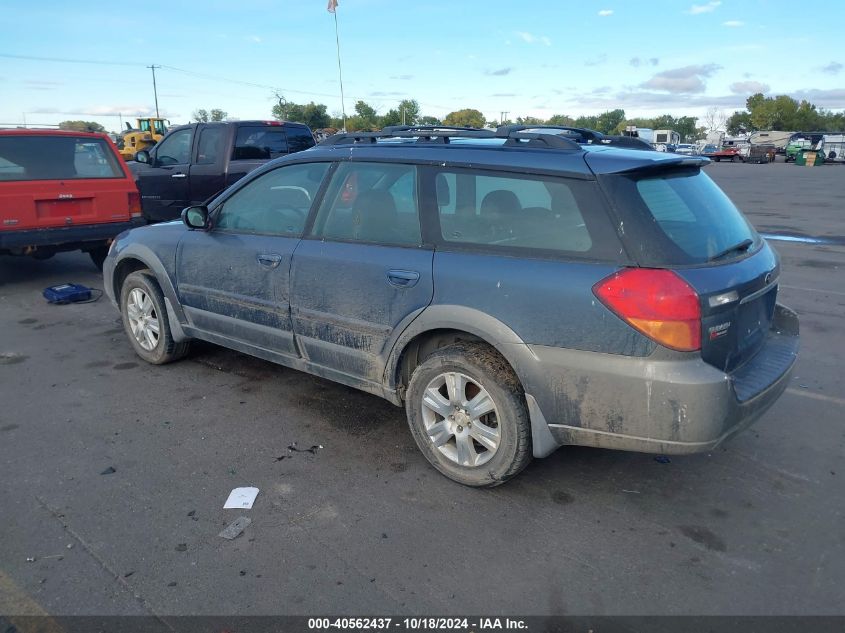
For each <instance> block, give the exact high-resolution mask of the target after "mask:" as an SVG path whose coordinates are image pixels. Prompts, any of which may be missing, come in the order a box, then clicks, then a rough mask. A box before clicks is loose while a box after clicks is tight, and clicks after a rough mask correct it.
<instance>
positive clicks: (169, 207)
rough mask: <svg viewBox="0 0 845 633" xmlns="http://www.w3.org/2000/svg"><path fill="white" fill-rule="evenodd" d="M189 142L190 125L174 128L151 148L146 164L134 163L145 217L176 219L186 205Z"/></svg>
mask: <svg viewBox="0 0 845 633" xmlns="http://www.w3.org/2000/svg"><path fill="white" fill-rule="evenodd" d="M193 142H194V129H193V128H192V127H188V128H185V129H182V130H176V131H175V132H173V133H172V134H170V135H169V136H167V137H166V138H164V139H162V141H161V143H159V144H158V145H156V146H155V147H154V148H153V149H152V151H151V152H150V160H151V163H150V164H149V165H144V164H143V163H141V164H140V165H139V166H138V171H137V176H138V190H139V191H140V192H141V206H142V208H143V211H144V217H145V218H147V220H150V221H152V222H160V221H162V220H173V219H176V218H178V217H179V214H180V213H181V212H182V209H184V208H185V207H187V206H189V205H190V200H191V195H190V193H191V192H190V185H189V180H190V179H189V178H188V174H189V171H190V167H191V148H192V146H193Z"/></svg>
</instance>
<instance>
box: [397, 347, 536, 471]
mask: <svg viewBox="0 0 845 633" xmlns="http://www.w3.org/2000/svg"><path fill="white" fill-rule="evenodd" d="M405 409H406V412H407V415H408V424H409V426H410V427H411V433H412V435H413V436H414V440H415V441H416V443H417V446H418V447H419V449H420V451H422V453H423V455H424V456H425V458H426V459H427V460H428V461H429V462H430V463H431V464H432V466H434V467H435V468H436V469H437V470H439V471H440V472H441V473H443V474H444V475H446V476H447V477H449V478H450V479H453V480H454V481H457V482H458V483H461V484H464V485H466V486H474V487H493V486H498V485H499V484H502V483H504V482H505V481H507V480H508V479H510V478H511V477H513V476H515V475H516V474H517V473H519V472H520V471H521V470H522V469H523V468H525V467H526V466H527V465H528V463H529V462H530V461H531V457H532V453H531V423H530V420H529V417H528V409H527V407H526V404H525V393H524V391H523V389H522V386H521V385H520V384H519V380H518V379H517V377H516V375H515V374H514V373H513V370H512V369H511V368H510V366H509V365H508V363H507V361H505V359H504V358H502V356H501V355H499V353H498V352H497V351H496V350H495V349H493V348H492V347H490V346H489V345H485V344H483V343H471V342H460V343H455V344H454V345H449V346H447V347H443V348H441V349H439V350H437V351H436V352H434V353H433V354H431V355H430V356H429V357H428V358H426V359H425V361H423V363H422V364H420V365H419V366H418V367H417V368H416V369H415V370H414V373H413V375H412V376H411V380H410V384H409V385H408V391H407V395H406V400H405Z"/></svg>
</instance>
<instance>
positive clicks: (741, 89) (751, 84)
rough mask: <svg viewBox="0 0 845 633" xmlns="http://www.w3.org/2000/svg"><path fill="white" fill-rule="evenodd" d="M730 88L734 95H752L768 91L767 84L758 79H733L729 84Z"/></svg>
mask: <svg viewBox="0 0 845 633" xmlns="http://www.w3.org/2000/svg"><path fill="white" fill-rule="evenodd" d="M730 89H731V92H732V93H734V94H735V95H754V94H757V93H758V92H763V93H766V92H768V91H769V85H768V84H764V83H762V82H759V81H735V82H734V83H732V84H731V85H730Z"/></svg>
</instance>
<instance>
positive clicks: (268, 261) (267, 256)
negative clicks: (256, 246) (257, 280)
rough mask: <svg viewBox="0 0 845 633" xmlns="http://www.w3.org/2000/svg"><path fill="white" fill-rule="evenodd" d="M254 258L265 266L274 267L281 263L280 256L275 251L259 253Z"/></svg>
mask: <svg viewBox="0 0 845 633" xmlns="http://www.w3.org/2000/svg"><path fill="white" fill-rule="evenodd" d="M256 259H257V260H258V263H259V264H261V265H262V266H264V267H265V268H276V267H277V266H278V265H279V264H281V263H282V256H281V255H279V254H277V253H259V254H258V255H257V256H256Z"/></svg>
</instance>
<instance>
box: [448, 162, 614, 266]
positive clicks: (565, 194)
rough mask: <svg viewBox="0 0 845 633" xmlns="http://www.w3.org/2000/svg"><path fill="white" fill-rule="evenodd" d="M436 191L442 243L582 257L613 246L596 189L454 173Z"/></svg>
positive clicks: (559, 182) (520, 177)
mask: <svg viewBox="0 0 845 633" xmlns="http://www.w3.org/2000/svg"><path fill="white" fill-rule="evenodd" d="M435 189H436V197H437V206H438V210H439V214H438V215H439V218H440V233H441V237H442V239H443V240H444V241H445V242H451V243H456V244H466V245H472V244H475V245H483V246H485V247H494V248H502V249H507V248H516V249H530V250H534V251H545V252H568V253H573V254H586V253H590V252H591V251H593V250H604V251H607V250H608V249H607V246H608V245H609V242H613V241H614V238H613V236H612V231H610V233H611V235H610V238H609V240H608V239H605V238H604V237H603V236H604V235H606V234H607V233H608V228H609V223H608V220H607V216H606V214H605V212H604V209H603V207H602V205H601V202H600V199H599V197H598V196H597V195H596V191H595V183H588V182H584V181H578V180H567V179H564V178H553V177H547V176H531V175H517V174H498V173H490V172H481V171H473V170H461V169H456V170H454V171H452V170H442V171H439V173H437V175H436V176H435ZM598 233H600V234H601V236H599V235H598ZM602 242H604V243H602ZM597 247H598V248H597ZM609 250H610V251H611V252H612V250H613V247H612V245H611V246H610V249H609Z"/></svg>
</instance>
